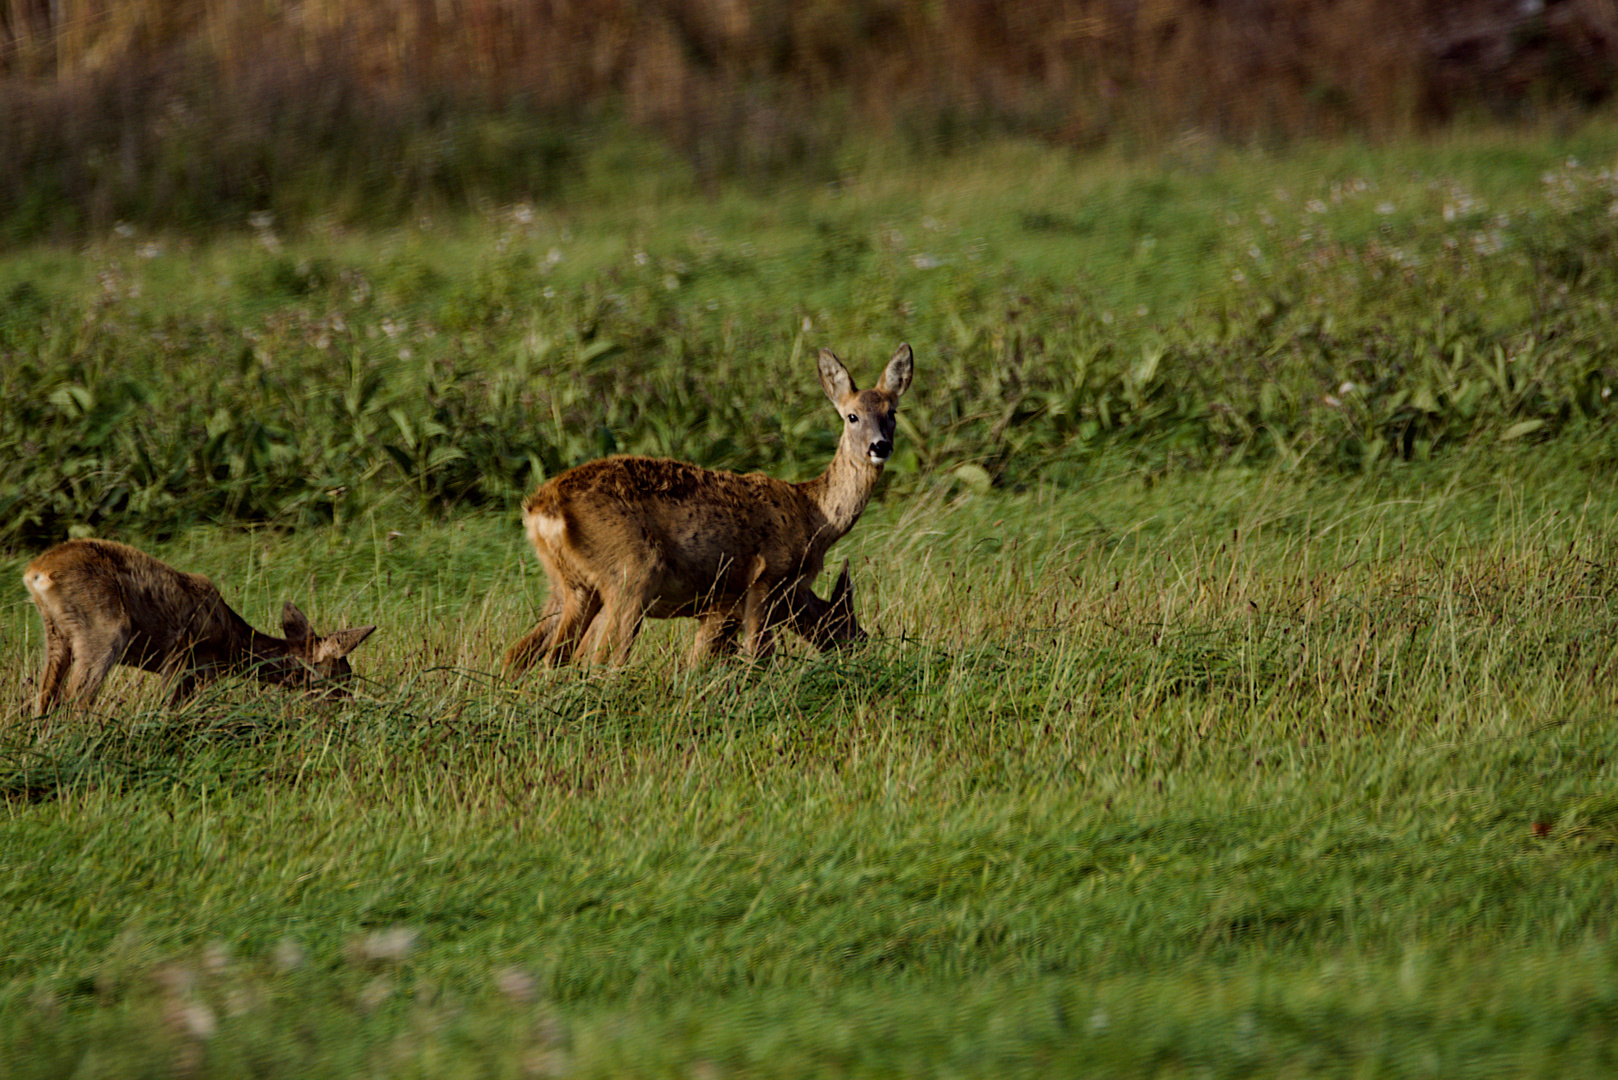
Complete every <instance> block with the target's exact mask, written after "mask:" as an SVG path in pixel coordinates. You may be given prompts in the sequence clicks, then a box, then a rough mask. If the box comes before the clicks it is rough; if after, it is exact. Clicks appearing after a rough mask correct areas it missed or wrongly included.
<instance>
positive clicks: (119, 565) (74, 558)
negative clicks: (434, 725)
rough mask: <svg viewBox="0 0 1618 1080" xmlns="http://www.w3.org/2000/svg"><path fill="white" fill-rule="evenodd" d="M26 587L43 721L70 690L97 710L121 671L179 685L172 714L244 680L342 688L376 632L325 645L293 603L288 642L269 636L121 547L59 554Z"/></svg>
mask: <svg viewBox="0 0 1618 1080" xmlns="http://www.w3.org/2000/svg"><path fill="white" fill-rule="evenodd" d="M22 580H23V584H24V585H26V586H27V587H28V592H29V593H30V594H31V595H32V596H33V600H34V605H35V606H36V607H38V608H39V615H40V618H41V619H43V620H44V623H45V670H44V673H43V674H42V675H41V676H40V680H39V712H40V714H41V715H44V714H45V713H47V712H49V711H50V710H51V708H52V707H54V706H55V705H56V704H57V703H58V702H59V701H61V700H62V699H63V696H64V695H63V689H64V684H66V697H67V699H68V700H70V701H77V702H80V703H82V704H85V705H88V704H89V703H90V701H91V700H92V699H94V697H95V695H96V691H98V690H100V689H101V684H102V682H103V681H104V680H105V679H106V677H107V673H108V672H110V671H111V670H112V669H113V667H114V665H117V664H124V665H127V666H129V667H138V668H141V669H142V670H145V671H152V672H157V673H158V674H161V675H162V676H163V677H164V678H165V679H171V680H175V684H174V692H173V694H172V695H171V696H170V698H169V703H170V704H171V705H177V704H179V703H180V702H182V701H184V700H185V699H186V698H187V697H188V696H190V694H191V693H192V692H193V691H194V690H195V689H196V688H197V687H198V686H199V685H200V684H202V683H205V682H208V681H210V680H212V679H215V678H218V677H219V676H221V675H226V674H232V673H236V672H242V671H247V672H249V673H251V674H253V675H255V676H257V677H258V678H259V679H261V680H263V681H264V682H270V683H280V684H282V685H286V686H298V687H305V686H313V685H316V684H319V683H331V684H333V687H335V684H338V683H341V682H342V681H344V680H346V679H348V678H349V677H350V676H351V675H352V674H353V672H352V669H350V668H349V666H348V661H347V659H345V657H347V655H348V654H349V653H350V652H352V651H353V650H354V648H355V647H356V646H357V645H359V643H360V642H362V641H364V640H365V639H366V638H367V637H369V636H370V635H371V632H372V631H373V630H375V629H376V627H374V626H364V627H359V628H357V629H353V630H339V631H337V632H336V633H334V634H325V635H319V634H316V633H315V631H314V628H313V627H312V626H310V625H309V620H308V619H307V618H305V617H304V614H303V612H301V611H299V610H298V609H297V607H295V606H294V605H293V604H292V603H291V602H290V601H288V602H287V604H286V606H285V607H284V608H283V609H282V611H281V628H282V633H284V634H286V637H285V638H278V637H272V636H271V635H269V634H261V633H259V632H258V631H257V630H254V629H253V628H252V627H251V626H249V625H248V624H247V621H246V620H245V619H243V618H242V617H241V616H240V615H238V614H236V612H234V611H232V610H231V608H230V606H229V605H228V604H226V603H225V599H224V597H223V596H221V595H220V593H219V590H218V589H217V588H216V587H215V586H214V584H213V582H211V581H209V580H208V579H207V578H205V577H203V576H202V575H201V574H187V573H184V572H183V571H180V570H176V569H174V568H173V567H172V566H169V565H168V564H166V563H163V562H160V561H159V560H157V559H154V558H153V557H152V556H150V555H148V554H146V553H145V552H144V551H139V550H137V549H135V548H132V547H130V546H129V545H127V544H120V543H116V542H114V541H111V540H69V541H67V542H66V543H63V544H58V545H57V546H55V547H53V548H51V549H50V550H49V551H47V552H45V554H43V555H41V556H40V557H39V558H37V559H35V560H34V561H33V562H31V563H29V564H28V568H27V569H26V570H24V571H23V575H22ZM70 671H71V678H70V677H69V672H70Z"/></svg>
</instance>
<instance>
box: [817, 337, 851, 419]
mask: <svg viewBox="0 0 1618 1080" xmlns="http://www.w3.org/2000/svg"><path fill="white" fill-rule="evenodd" d="M820 388H821V389H822V390H824V391H826V396H827V397H829V398H831V403H832V404H833V405H836V406H837V407H838V408H842V405H843V399H844V398H846V397H848V395H850V394H852V393H853V392H854V380H853V379H851V378H849V376H848V369H847V368H846V367H844V366H843V362H842V361H841V360H839V359H837V354H836V353H834V352H832V351H831V350H830V349H821V350H820Z"/></svg>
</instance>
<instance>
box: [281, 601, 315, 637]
mask: <svg viewBox="0 0 1618 1080" xmlns="http://www.w3.org/2000/svg"><path fill="white" fill-rule="evenodd" d="M281 636H282V637H284V638H286V639H287V640H288V641H303V640H305V639H307V638H312V637H314V636H315V628H314V627H313V626H311V625H310V624H309V617H308V616H307V615H305V614H304V613H303V612H301V611H299V610H298V605H297V604H294V603H293V602H292V601H291V600H288V601H287V602H286V604H285V605H283V606H282V608H281Z"/></svg>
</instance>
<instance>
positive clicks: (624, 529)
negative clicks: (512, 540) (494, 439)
mask: <svg viewBox="0 0 1618 1080" xmlns="http://www.w3.org/2000/svg"><path fill="white" fill-rule="evenodd" d="M523 518H524V520H525V521H526V522H527V524H528V530H529V534H530V536H531V537H532V538H533V539H534V543H535V544H536V546H540V545H543V546H546V547H548V548H549V549H550V550H551V552H552V553H553V554H554V556H555V557H556V558H557V560H558V561H559V562H560V563H562V565H563V569H564V571H565V572H568V573H569V576H573V575H575V574H577V575H578V576H581V577H584V578H586V579H589V578H593V577H595V576H596V575H600V574H604V573H610V572H612V571H613V569H614V568H618V567H624V566H628V565H634V564H635V563H637V562H638V561H642V560H645V559H647V558H654V559H655V560H656V562H657V565H658V568H659V570H660V572H661V573H662V574H663V575H664V577H665V579H666V581H665V583H664V586H663V587H662V588H661V589H660V590H659V591H660V593H662V594H663V595H664V597H665V598H666V601H667V602H666V603H664V604H661V605H659V606H660V607H661V608H663V609H665V610H668V609H669V608H670V606H671V605H672V606H676V607H677V606H678V605H679V604H680V603H681V602H682V598H686V597H688V596H689V595H712V594H715V590H716V589H717V594H721V595H736V594H739V593H740V592H741V591H743V590H745V588H746V578H747V576H748V575H749V574H750V573H751V567H752V565H753V560H754V559H755V558H762V559H763V563H764V565H765V566H766V568H767V569H766V573H768V574H769V575H770V576H771V577H773V578H779V577H782V576H786V575H789V574H792V573H797V572H802V571H805V570H811V569H812V570H813V571H818V570H819V555H820V553H821V552H823V547H821V551H820V552H817V551H816V550H815V549H816V548H817V546H819V545H817V544H816V543H815V539H816V536H817V535H818V534H819V533H822V532H824V523H823V522H822V521H821V520H820V514H819V511H818V509H817V508H816V507H815V506H814V504H813V503H812V502H810V501H809V499H808V498H807V497H806V496H804V495H803V493H802V492H801V491H800V490H799V488H798V486H797V485H796V484H791V483H788V482H786V481H784V480H777V479H775V478H773V477H769V476H764V475H762V474H760V473H747V474H740V473H732V472H723V471H719V470H715V469H704V468H701V467H700V466H696V465H691V464H688V463H686V462H682V461H672V460H669V459H665V458H648V457H610V458H602V459H600V460H598V461H591V462H586V463H585V464H583V465H580V466H578V467H577V468H574V469H570V470H568V471H567V472H565V473H562V474H561V475H560V476H557V477H555V478H554V479H552V480H550V481H548V482H547V483H545V484H543V485H541V486H540V487H539V488H538V489H537V490H536V491H534V493H533V494H532V495H530V496H529V497H528V499H527V500H526V501H525V502H524V504H523ZM811 564H812V565H811ZM659 613H660V612H659ZM670 613H674V612H673V611H670Z"/></svg>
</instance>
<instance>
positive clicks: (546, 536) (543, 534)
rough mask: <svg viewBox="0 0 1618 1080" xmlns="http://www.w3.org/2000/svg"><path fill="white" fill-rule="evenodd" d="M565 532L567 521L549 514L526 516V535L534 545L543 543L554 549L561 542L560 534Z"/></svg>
mask: <svg viewBox="0 0 1618 1080" xmlns="http://www.w3.org/2000/svg"><path fill="white" fill-rule="evenodd" d="M566 531H567V521H566V520H565V519H563V518H559V517H551V516H550V515H549V514H529V515H528V535H529V537H530V538H532V539H533V541H534V543H536V544H540V543H543V544H545V545H547V546H550V547H554V546H556V545H557V544H560V543H561V542H562V534H563V533H564V532H566Z"/></svg>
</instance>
